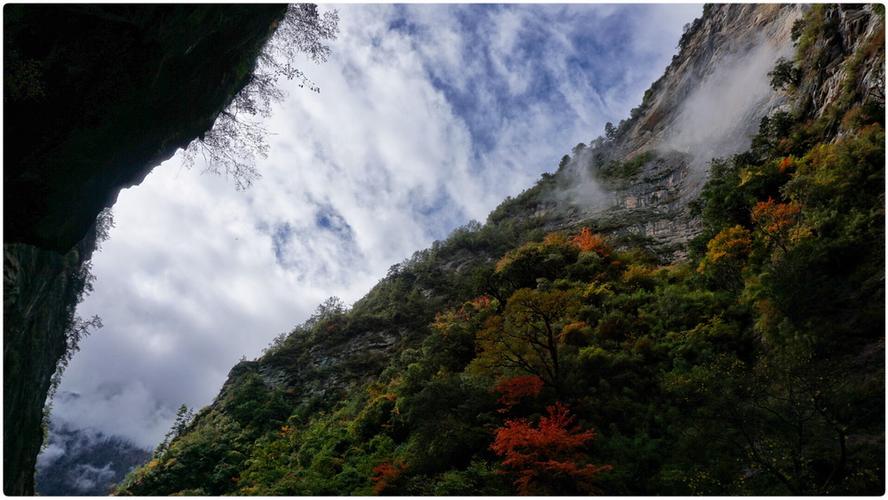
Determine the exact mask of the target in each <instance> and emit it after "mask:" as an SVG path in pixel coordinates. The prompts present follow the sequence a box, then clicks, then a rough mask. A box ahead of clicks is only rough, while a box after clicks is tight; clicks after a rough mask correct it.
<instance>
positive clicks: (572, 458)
mask: <svg viewBox="0 0 888 500" xmlns="http://www.w3.org/2000/svg"><path fill="white" fill-rule="evenodd" d="M546 411H547V412H548V416H545V417H542V418H540V422H539V424H538V425H537V426H536V427H533V426H532V425H531V424H530V423H529V422H528V421H527V420H526V419H517V420H507V421H506V425H505V427H501V428H500V429H498V430H497V431H496V439H495V440H494V442H493V444H492V445H491V447H490V448H491V449H492V450H493V451H494V453H496V454H497V455H500V456H503V457H505V460H503V465H505V466H506V467H508V468H509V469H511V471H512V472H513V473H514V474H515V475H516V479H515V486H517V487H518V492H519V493H520V494H522V495H532V494H538V493H543V494H561V493H572V492H580V493H589V492H591V490H592V481H593V479H594V478H595V476H597V475H598V474H599V473H601V472H604V471H608V470H610V469H611V468H612V467H611V466H610V465H600V466H599V465H592V464H589V463H588V456H587V455H586V453H585V451H584V448H585V447H586V445H588V444H589V443H590V442H591V441H592V440H594V439H595V431H593V430H591V429H588V430H585V431H582V430H580V429H579V428H578V427H576V426H573V427H572V424H573V422H574V417H572V416H571V415H570V412H569V411H568V409H567V407H566V406H564V405H563V404H561V403H555V404H554V405H552V406H549V407H548V408H547V409H546Z"/></svg>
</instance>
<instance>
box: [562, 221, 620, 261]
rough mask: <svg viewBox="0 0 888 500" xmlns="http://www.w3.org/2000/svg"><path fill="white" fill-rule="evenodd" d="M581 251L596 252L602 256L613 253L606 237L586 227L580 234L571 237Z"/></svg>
mask: <svg viewBox="0 0 888 500" xmlns="http://www.w3.org/2000/svg"><path fill="white" fill-rule="evenodd" d="M570 241H571V243H573V244H574V245H575V246H576V247H577V248H579V249H580V251H581V252H595V253H597V254H598V255H601V256H602V257H607V256H608V255H610V253H611V249H610V246H609V245H608V244H607V242H606V241H604V237H602V236H601V235H598V234H593V233H592V230H591V229H589V228H588V227H584V228H583V229H582V230H580V234H578V235H576V236H574V237H573V238H571V239H570Z"/></svg>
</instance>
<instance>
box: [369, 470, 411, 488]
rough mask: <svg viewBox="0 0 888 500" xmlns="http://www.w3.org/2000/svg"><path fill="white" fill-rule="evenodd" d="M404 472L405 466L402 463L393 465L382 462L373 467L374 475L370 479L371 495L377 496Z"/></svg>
mask: <svg viewBox="0 0 888 500" xmlns="http://www.w3.org/2000/svg"><path fill="white" fill-rule="evenodd" d="M405 470H407V466H406V465H405V464H404V462H397V463H395V464H392V463H391V462H383V463H381V464H379V465H377V466H376V467H374V468H373V473H374V474H376V475H375V476H373V477H372V478H371V481H373V493H374V494H376V495H379V494H380V493H382V492H383V491H385V490H386V488H388V487H389V486H390V485H391V484H392V483H393V482H394V481H395V480H397V479H398V478H399V477H401V474H403V473H404V471H405Z"/></svg>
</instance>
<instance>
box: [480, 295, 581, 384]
mask: <svg viewBox="0 0 888 500" xmlns="http://www.w3.org/2000/svg"><path fill="white" fill-rule="evenodd" d="M579 305H580V301H579V297H578V295H577V293H576V292H575V291H573V290H532V289H529V288H522V289H520V290H518V291H516V292H515V293H514V294H512V296H511V297H510V298H509V300H508V302H507V304H506V308H505V310H504V311H503V315H502V316H495V317H492V318H491V319H490V320H489V321H488V322H487V323H486V325H485V328H484V329H482V331H481V332H480V333H479V344H480V347H481V351H482V352H481V357H482V358H483V360H484V361H485V362H486V364H488V365H491V366H497V367H501V368H506V369H511V370H518V371H522V372H525V373H528V374H530V375H536V376H537V377H539V378H540V379H542V380H543V381H544V382H545V383H546V384H547V385H549V386H551V387H553V388H555V389H556V390H559V389H560V384H561V375H562V374H561V368H562V367H561V359H560V356H559V355H560V351H561V347H562V345H563V342H562V335H561V331H562V329H563V326H564V325H565V324H567V323H570V322H571V321H572V320H573V316H574V315H575V313H576V310H577V309H578V307H579Z"/></svg>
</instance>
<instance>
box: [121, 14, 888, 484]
mask: <svg viewBox="0 0 888 500" xmlns="http://www.w3.org/2000/svg"><path fill="white" fill-rule="evenodd" d="M752 31H755V32H760V33H763V34H764V35H763V36H764V38H763V39H760V40H759V41H758V42H750V43H746V42H743V43H741V42H740V41H738V39H737V38H736V37H738V36H740V35H742V34H748V33H750V32H752ZM783 37H785V39H786V40H785V42H786V44H784V43H783V41H782V40H783ZM762 40H763V41H762ZM761 43H764V44H765V45H764V46H765V47H769V46H770V45H768V44H772V45H773V50H770V49H769V51H766V52H762V50H764V49H761V47H763V45H761ZM738 45H742V47H741V46H738ZM757 54H765V55H766V56H767V57H765V56H761V57H758V56H757ZM752 55H756V56H755V57H753V56H752ZM781 56H783V57H785V59H781V58H780V57H781ZM748 57H753V59H755V60H756V61H757V62H760V61H761V60H765V61H767V62H768V64H767V67H766V68H764V73H766V74H767V75H760V76H761V77H762V78H764V79H765V83H766V87H767V92H762V93H760V94H756V95H754V96H752V97H753V98H752V99H750V100H748V102H742V103H739V104H737V105H736V106H734V107H730V109H733V110H736V111H738V113H739V115H738V116H730V117H725V119H726V120H727V121H729V122H730V123H731V125H730V126H729V127H727V126H726V127H722V128H721V129H720V130H721V132H720V135H705V134H704V135H703V136H700V135H699V134H696V135H687V133H679V132H680V131H681V130H684V131H687V130H693V127H694V122H693V120H691V121H690V122H689V121H688V119H690V118H699V119H701V120H703V119H704V118H706V117H708V116H709V115H707V114H705V113H703V114H699V113H694V111H695V110H698V107H699V103H700V102H705V99H704V100H703V101H699V100H698V99H703V97H700V96H704V97H705V95H706V94H705V93H704V94H700V93H697V92H695V89H700V88H703V89H705V88H706V86H707V85H711V82H712V81H713V75H717V76H719V75H720V76H719V78H721V79H716V82H721V83H724V81H725V80H724V78H726V77H731V76H735V77H736V76H737V73H732V72H727V73H725V72H722V71H721V70H720V69H719V68H721V67H723V66H721V63H720V61H721V62H724V61H731V64H729V65H727V66H726V67H729V66H734V65H736V62H737V61H738V60H740V61H751V60H752V59H748ZM884 58H885V56H884V9H883V7H882V6H881V5H869V6H829V5H818V6H814V7H810V8H802V9H800V8H797V7H794V6H739V5H720V6H707V7H706V9H705V10H704V14H703V17H702V18H701V19H700V20H697V21H695V22H694V23H693V25H692V26H691V27H690V29H689V30H688V32H687V33H686V35H685V37H683V39H682V42H681V51H680V53H679V54H678V55H677V56H676V58H675V59H674V60H673V63H672V65H670V67H669V68H668V69H667V71H666V73H665V75H664V77H663V78H661V79H660V80H659V81H658V82H657V83H655V84H654V85H653V86H652V87H651V90H650V91H649V92H648V94H646V96H645V100H644V103H643V104H642V105H641V106H640V107H639V108H637V109H636V110H635V111H633V113H632V116H631V117H630V118H629V119H627V120H626V121H625V122H623V123H621V124H619V125H617V126H612V127H609V128H608V131H607V134H606V135H605V136H604V137H602V138H599V139H596V140H594V141H592V143H591V144H590V145H589V146H586V145H578V147H577V148H574V151H573V152H572V154H571V155H570V156H566V157H565V159H564V160H563V161H562V164H561V165H560V167H559V169H558V171H557V172H556V173H555V174H552V175H545V176H544V178H543V179H542V180H541V181H540V182H539V183H538V184H537V185H536V186H534V187H532V188H531V189H529V190H528V191H526V192H525V193H523V194H522V195H520V196H518V197H516V198H515V199H510V200H507V201H506V202H504V203H503V204H502V205H501V206H500V207H498V208H497V209H496V210H495V211H494V212H493V213H492V214H491V215H490V216H489V218H488V221H487V223H486V224H484V225H480V224H470V225H469V226H467V227H465V228H462V229H459V230H457V231H456V232H455V233H454V234H453V235H452V236H451V237H450V238H449V239H448V240H446V241H444V242H441V243H438V244H436V245H434V246H433V247H432V248H431V249H429V250H425V251H422V252H418V253H417V254H416V255H415V256H414V257H413V258H412V259H410V260H409V261H407V262H404V263H402V264H400V265H397V266H393V267H392V269H391V270H390V272H389V274H388V276H387V277H386V278H385V279H383V280H382V281H381V282H380V283H379V284H378V285H377V286H376V287H375V288H374V289H373V290H372V291H371V292H370V293H369V294H368V295H367V296H366V297H365V298H363V299H362V300H360V301H358V302H357V303H356V304H354V306H353V307H351V308H350V309H346V308H344V307H343V306H342V305H341V304H339V303H338V302H336V301H328V302H327V303H325V304H323V305H322V306H321V307H319V308H318V312H317V314H316V315H315V316H314V317H313V318H312V319H311V320H310V321H308V322H307V323H305V324H304V325H301V326H299V327H297V328H296V329H294V330H293V332H291V333H290V334H289V335H286V336H282V337H281V338H279V339H278V340H277V341H275V342H274V343H273V345H271V346H269V349H268V351H267V352H266V353H265V354H264V355H263V356H262V357H260V358H259V359H257V360H254V361H244V362H242V363H240V364H238V365H237V366H235V367H234V368H233V369H232V371H231V373H230V376H229V379H228V381H227V382H226V384H225V386H224V387H223V388H222V390H221V392H220V394H219V396H218V397H217V398H216V400H215V402H214V403H213V404H212V405H211V406H209V407H207V408H204V409H202V410H201V411H199V412H198V413H197V415H196V416H194V417H193V418H191V417H190V416H188V415H186V414H183V415H182V418H181V419H180V420H179V421H178V422H177V428H176V432H175V436H174V437H173V439H171V440H170V441H169V442H165V443H164V444H162V445H161V446H160V447H159V448H158V449H157V450H156V451H155V453H154V456H153V458H152V460H151V461H150V462H149V463H148V464H146V465H145V466H144V467H142V468H140V469H138V470H136V471H135V472H134V473H132V474H131V475H130V476H129V477H128V478H127V479H126V480H125V482H124V483H123V484H122V485H121V486H120V487H119V489H118V493H119V494H137V495H153V494H172V493H180V494H233V493H237V494H271V495H275V494H278V495H280V494H290V495H292V494H315V495H326V494H350V493H352V494H370V493H377V494H414V495H416V494H515V493H521V494H527V493H530V494H577V493H579V494H586V493H606V494H615V495H617V494H881V493H883V492H884V435H885V428H884V417H885V416H884V388H885V386H884V313H885V311H884V249H885V246H884V205H885V200H884V167H885V153H884V142H885V136H884ZM744 68H746V69H749V68H750V67H749V66H744ZM768 72H770V73H768ZM744 85H745V86H748V82H744ZM738 92H739V90H738ZM704 108H705V106H704ZM722 111H724V108H722ZM707 119H708V118H707ZM698 125H701V126H702V125H704V124H703V123H698ZM705 125H707V126H709V129H712V123H706V124H705ZM689 126H690V127H691V128H690V129H689V128H688V127H689ZM742 130H752V131H754V132H753V134H752V135H753V137H752V139H751V141H749V140H748V137H749V136H746V137H747V139H745V140H744V141H742V142H736V141H729V140H728V138H730V137H734V136H736V135H737V134H741V132H740V131H742ZM741 136H742V134H741ZM689 137H691V138H694V140H690V139H689ZM700 137H702V142H701V139H699V138H700ZM707 140H711V141H715V142H714V143H713V144H714V146H713V147H711V148H710V147H704V146H706V141H707ZM695 141H696V142H695ZM710 154H711V156H709V155H710ZM707 156H708V157H707ZM712 157H718V158H717V159H714V160H711V161H710V158H712ZM593 192H595V193H599V192H600V193H604V195H605V196H604V197H598V196H596V197H592V198H588V197H584V196H582V195H584V194H589V193H593Z"/></svg>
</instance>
